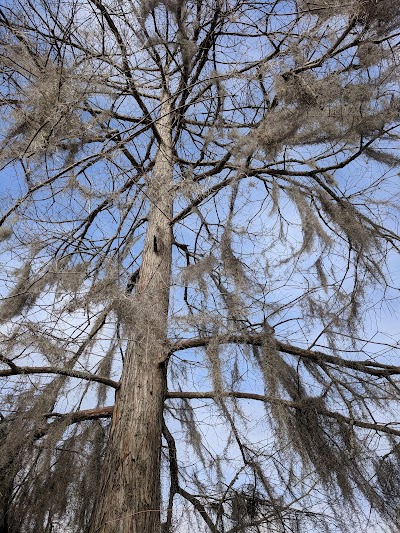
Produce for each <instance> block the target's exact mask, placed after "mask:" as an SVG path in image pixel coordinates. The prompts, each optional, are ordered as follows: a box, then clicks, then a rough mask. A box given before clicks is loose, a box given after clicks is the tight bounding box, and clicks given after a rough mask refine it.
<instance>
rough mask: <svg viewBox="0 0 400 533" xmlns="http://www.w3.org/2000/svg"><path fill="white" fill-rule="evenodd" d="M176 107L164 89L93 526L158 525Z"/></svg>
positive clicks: (135, 530) (154, 528)
mask: <svg viewBox="0 0 400 533" xmlns="http://www.w3.org/2000/svg"><path fill="white" fill-rule="evenodd" d="M170 111H171V110H170V105H169V101H168V98H167V96H166V95H164V96H163V98H162V102H161V117H160V119H159V120H158V123H157V129H158V133H159V137H160V139H161V142H160V143H159V146H158V152H157V155H156V160H155V167H154V172H153V174H152V176H151V177H149V183H148V186H147V195H148V197H149V199H150V202H151V204H150V209H149V216H148V225H147V231H146V238H145V245H144V250H143V256H142V264H141V266H140V275H139V279H138V281H137V284H136V293H135V295H134V296H133V297H132V301H131V303H132V306H129V309H131V311H129V309H128V311H126V310H125V313H128V314H130V316H128V321H129V323H131V324H132V325H131V331H130V332H129V337H130V338H129V342H128V348H127V353H126V356H125V361H124V367H123V371H122V377H121V385H120V388H119V390H118V391H117V394H116V401H115V409H114V413H113V418H112V425H111V430H110V436H109V442H108V448H107V452H106V456H105V460H104V468H103V472H102V480H101V488H100V494H99V498H98V501H97V502H96V507H95V510H94V514H93V519H92V523H91V528H90V531H91V533H95V532H96V533H117V532H118V533H159V532H160V501H161V494H160V456H161V438H162V420H163V417H162V415H163V405H164V399H165V393H166V364H167V361H166V357H167V346H166V337H167V323H168V306H169V291H170V278H171V256H172V232H171V218H172V206H173V194H172V187H173V182H172V173H173V161H172V147H171V114H170Z"/></svg>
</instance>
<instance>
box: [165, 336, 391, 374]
mask: <svg viewBox="0 0 400 533" xmlns="http://www.w3.org/2000/svg"><path fill="white" fill-rule="evenodd" d="M263 339H264V336H263V334H261V333H255V334H249V335H247V334H245V335H227V336H226V337H223V338H221V344H248V345H252V346H261V345H262V344H263ZM212 340H213V336H208V337H198V338H193V339H185V340H181V341H178V342H175V343H173V344H171V348H170V353H171V354H173V353H175V352H178V351H180V350H187V349H190V348H204V347H206V346H207V345H208V344H209V343H210V342H211V341H212ZM276 348H277V349H278V350H279V351H280V352H282V353H286V354H288V355H294V356H298V357H301V358H303V359H307V360H309V361H313V362H314V363H316V364H321V363H328V364H331V365H336V366H338V367H343V368H349V369H352V370H356V371H357V372H363V373H365V374H368V375H370V376H377V377H384V378H386V377H388V376H396V375H400V366H395V365H386V364H383V363H377V362H376V361H373V360H368V359H365V360H362V361H356V360H351V359H344V358H342V357H338V356H334V355H329V354H326V353H324V352H321V351H316V350H308V349H306V348H300V347H298V346H294V345H292V344H286V343H284V342H280V341H278V340H277V341H276Z"/></svg>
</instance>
